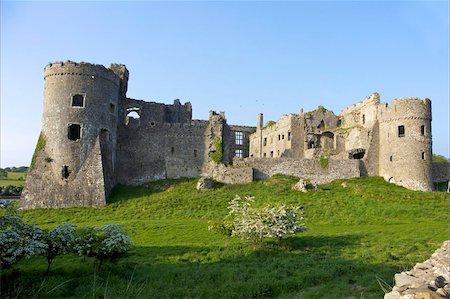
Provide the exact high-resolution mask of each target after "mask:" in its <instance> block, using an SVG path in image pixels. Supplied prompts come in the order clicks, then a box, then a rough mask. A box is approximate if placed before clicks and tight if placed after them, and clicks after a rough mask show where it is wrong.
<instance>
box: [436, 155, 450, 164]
mask: <svg viewBox="0 0 450 299" xmlns="http://www.w3.org/2000/svg"><path fill="white" fill-rule="evenodd" d="M432 161H433V162H450V161H449V159H447V158H446V157H444V156H443V155H436V154H433V159H432Z"/></svg>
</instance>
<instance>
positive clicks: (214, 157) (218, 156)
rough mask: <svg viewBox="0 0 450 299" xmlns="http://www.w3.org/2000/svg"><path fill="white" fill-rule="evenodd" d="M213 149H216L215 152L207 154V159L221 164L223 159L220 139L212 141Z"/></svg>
mask: <svg viewBox="0 0 450 299" xmlns="http://www.w3.org/2000/svg"><path fill="white" fill-rule="evenodd" d="M214 147H215V148H216V150H215V151H211V152H210V153H209V157H210V158H211V160H213V161H214V162H216V163H217V164H219V163H221V162H222V158H223V148H222V139H220V138H219V137H216V139H214Z"/></svg>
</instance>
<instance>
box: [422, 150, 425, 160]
mask: <svg viewBox="0 0 450 299" xmlns="http://www.w3.org/2000/svg"><path fill="white" fill-rule="evenodd" d="M422 160H425V152H422Z"/></svg>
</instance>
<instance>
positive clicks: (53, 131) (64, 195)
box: [21, 61, 128, 208]
mask: <svg viewBox="0 0 450 299" xmlns="http://www.w3.org/2000/svg"><path fill="white" fill-rule="evenodd" d="M127 79H128V71H127V70H126V68H125V66H123V65H112V66H111V69H107V68H105V67H104V66H102V65H95V64H90V63H75V62H71V61H67V62H56V63H50V64H48V65H47V66H46V67H45V69H44V107H43V114H42V131H41V136H43V138H44V139H45V146H44V148H43V150H42V151H41V152H40V153H37V156H36V163H35V165H33V167H32V169H31V171H30V174H29V176H28V177H27V182H26V184H25V189H24V192H23V195H22V199H23V201H22V203H21V205H22V206H23V207H28V208H29V207H31V208H33V207H64V206H96V205H102V204H104V203H105V199H106V196H107V194H108V193H109V191H110V190H111V189H112V187H113V186H114V184H115V181H114V178H115V176H114V169H115V163H116V142H117V121H118V106H119V101H120V99H121V98H122V96H124V93H125V92H126V81H127ZM36 182H37V183H36Z"/></svg>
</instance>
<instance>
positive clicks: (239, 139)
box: [234, 132, 244, 145]
mask: <svg viewBox="0 0 450 299" xmlns="http://www.w3.org/2000/svg"><path fill="white" fill-rule="evenodd" d="M234 138H235V143H236V144H237V145H242V144H243V143H244V132H234Z"/></svg>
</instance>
